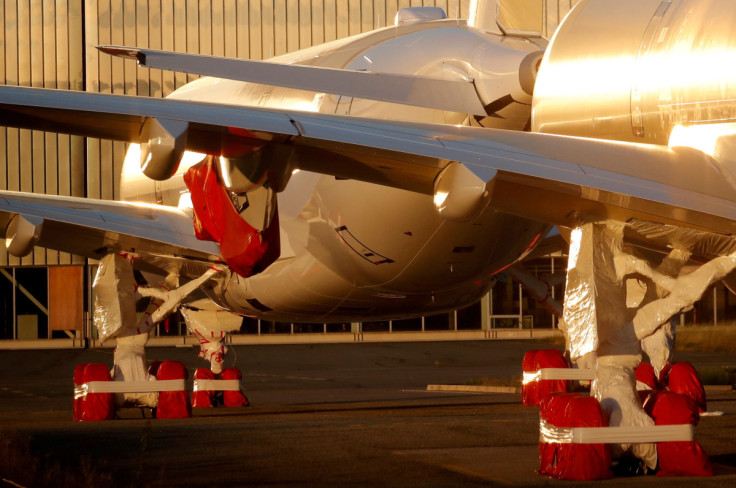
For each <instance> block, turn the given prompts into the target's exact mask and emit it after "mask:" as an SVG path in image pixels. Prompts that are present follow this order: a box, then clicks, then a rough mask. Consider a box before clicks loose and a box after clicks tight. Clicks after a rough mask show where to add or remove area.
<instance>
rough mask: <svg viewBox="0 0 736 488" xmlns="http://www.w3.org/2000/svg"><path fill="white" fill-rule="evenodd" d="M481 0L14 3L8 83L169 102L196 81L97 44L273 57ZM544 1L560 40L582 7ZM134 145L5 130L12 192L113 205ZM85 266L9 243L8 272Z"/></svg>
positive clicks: (2, 39) (2, 175) (453, 13)
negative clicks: (560, 27) (420, 11)
mask: <svg viewBox="0 0 736 488" xmlns="http://www.w3.org/2000/svg"><path fill="white" fill-rule="evenodd" d="M470 1H471V0H116V1H110V0H5V1H4V2H2V3H0V23H1V24H3V25H4V29H3V30H2V31H0V56H2V61H1V62H0V83H3V84H6V85H25V86H39V87H47V88H64V89H72V90H88V91H96V92H103V93H120V94H128V95H143V96H153V97H161V96H166V95H168V94H169V93H171V92H172V91H174V90H175V89H176V88H178V87H180V86H181V85H183V84H185V83H186V82H187V81H190V80H191V79H192V77H191V76H187V75H183V74H175V73H170V72H162V71H159V70H149V69H141V68H138V67H137V66H136V65H135V62H134V61H130V60H121V59H118V58H112V57H110V56H107V55H100V54H99V53H98V52H97V50H96V49H94V46H96V45H99V44H119V45H130V46H139V47H149V48H153V49H163V50H173V51H180V52H190V53H200V54H213V55H217V56H232V57H240V58H250V59H263V58H268V57H271V56H274V55H279V54H284V53H286V52H290V51H294V50H297V49H301V48H305V47H309V46H311V45H314V44H320V43H322V42H326V41H330V40H334V39H337V38H342V37H346V36H349V35H353V34H358V33H360V32H364V31H368V30H371V29H375V28H377V27H383V26H385V25H386V24H387V23H388V24H391V23H393V18H394V16H395V15H396V12H397V10H398V9H400V8H403V7H415V6H437V7H442V8H444V9H445V11H446V12H447V14H448V16H449V17H451V18H457V17H459V18H467V15H468V7H469V5H470ZM544 1H545V10H546V14H547V15H546V22H547V24H546V31H547V32H548V33H549V32H553V31H554V28H555V27H556V26H557V24H558V23H559V21H560V20H561V19H562V18H563V17H564V15H565V14H566V13H567V12H568V11H569V9H570V7H571V5H574V4H575V3H576V1H577V0H544ZM541 5H542V0H540V8H541ZM125 147H126V146H125V144H123V143H119V142H111V141H106V140H95V139H88V140H87V141H86V143H85V140H84V139H83V138H80V137H69V136H64V135H57V134H53V133H43V132H37V131H26V130H17V129H0V188H3V189H9V190H21V191H33V192H36V193H51V194H59V195H73V196H87V197H92V198H104V199H113V198H115V197H116V196H117V194H118V183H119V182H118V181H117V178H118V174H119V172H120V168H121V166H122V162H123V157H124V154H125ZM85 161H86V163H85ZM82 262H83V261H82V260H81V259H80V258H76V257H72V256H69V255H67V254H64V253H58V252H54V251H46V250H43V249H36V250H35V251H34V253H33V254H32V255H30V256H28V257H26V258H23V259H22V260H20V259H17V258H14V257H12V256H7V255H6V254H5V252H4V249H2V247H0V266H6V265H11V266H15V265H19V264H23V265H43V264H70V263H72V264H74V263H82Z"/></svg>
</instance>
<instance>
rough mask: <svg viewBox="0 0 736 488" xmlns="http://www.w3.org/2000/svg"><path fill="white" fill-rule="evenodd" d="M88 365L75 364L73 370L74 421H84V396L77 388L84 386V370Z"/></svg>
mask: <svg viewBox="0 0 736 488" xmlns="http://www.w3.org/2000/svg"><path fill="white" fill-rule="evenodd" d="M88 364H89V363H81V364H77V367H76V368H74V410H73V412H74V413H73V418H74V420H77V421H81V420H84V418H83V415H84V396H83V395H82V394H81V393H80V392H78V391H77V389H78V388H80V387H81V386H82V385H83V384H84V368H85V367H86V366H87V365H88Z"/></svg>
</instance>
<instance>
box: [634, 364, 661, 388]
mask: <svg viewBox="0 0 736 488" xmlns="http://www.w3.org/2000/svg"><path fill="white" fill-rule="evenodd" d="M636 381H640V382H641V383H644V384H645V385H647V386H648V387H649V388H651V389H652V390H659V381H657V375H656V374H655V373H654V368H653V367H652V365H651V363H644V362H642V363H639V366H637V368H636Z"/></svg>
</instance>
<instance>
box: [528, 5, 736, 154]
mask: <svg viewBox="0 0 736 488" xmlns="http://www.w3.org/2000/svg"><path fill="white" fill-rule="evenodd" d="M734 25H736V5H734V4H733V3H731V2H723V1H717V0H682V1H678V2H663V1H660V0H621V1H617V2H611V1H610V0H591V1H589V2H581V3H580V4H579V5H578V6H576V7H575V8H574V9H573V10H572V11H571V12H570V14H569V15H568V17H567V18H566V19H565V21H564V22H563V23H562V25H561V26H560V28H559V29H558V31H557V33H556V34H555V36H554V38H553V39H552V41H551V43H550V45H549V47H548V48H547V51H546V53H545V56H544V59H543V61H542V65H541V68H540V71H539V76H538V77H537V81H536V86H535V91H534V101H533V106H532V107H533V108H532V130H534V131H538V132H546V133H554V134H564V135H573V136H582V137H594V138H604V139H614V140H620V141H630V142H641V143H654V144H668V142H669V139H670V134H671V132H672V129H673V128H674V127H676V126H678V125H679V126H690V125H698V124H705V123H709V122H714V121H719V122H734V121H736V101H735V100H736V70H734V69H733V67H732V63H729V61H728V59H730V57H731V53H733V52H735V51H736V37H734V36H733V26H734Z"/></svg>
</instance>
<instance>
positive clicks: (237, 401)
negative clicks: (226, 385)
mask: <svg viewBox="0 0 736 488" xmlns="http://www.w3.org/2000/svg"><path fill="white" fill-rule="evenodd" d="M222 379H223V380H242V379H243V375H242V373H241V372H240V370H239V369H238V368H226V369H225V370H224V371H223V372H222ZM223 393H224V395H223V402H224V404H225V406H226V407H247V406H248V405H250V403H249V402H248V399H247V398H246V397H245V395H243V392H241V391H225V392H223Z"/></svg>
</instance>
